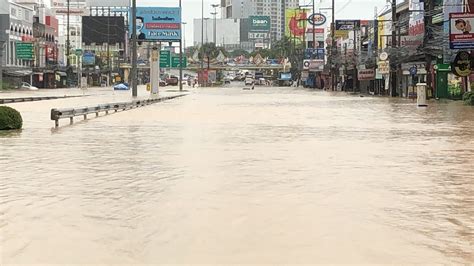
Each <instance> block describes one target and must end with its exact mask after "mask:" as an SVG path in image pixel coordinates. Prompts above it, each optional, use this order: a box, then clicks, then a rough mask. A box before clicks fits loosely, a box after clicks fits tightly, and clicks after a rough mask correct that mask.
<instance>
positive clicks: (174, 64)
mask: <svg viewBox="0 0 474 266" xmlns="http://www.w3.org/2000/svg"><path fill="white" fill-rule="evenodd" d="M186 66H187V60H186V56H183V67H186ZM171 67H179V55H173V56H172V57H171Z"/></svg>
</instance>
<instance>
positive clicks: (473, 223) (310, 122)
mask: <svg viewBox="0 0 474 266" xmlns="http://www.w3.org/2000/svg"><path fill="white" fill-rule="evenodd" d="M90 99H94V100H95V101H99V100H100V99H101V98H100V97H99V98H90ZM80 101H83V102H84V101H86V98H80V99H77V98H74V99H64V100H53V101H43V102H35V103H24V104H23V103H21V104H12V105H11V106H13V107H15V108H17V109H18V110H20V111H21V112H22V115H23V116H24V120H25V122H24V127H25V128H24V130H23V131H22V132H20V133H13V134H11V133H10V134H4V133H2V135H0V146H1V152H0V169H1V183H0V200H1V205H0V208H1V209H0V212H1V214H0V215H1V216H0V217H1V219H0V234H1V235H0V236H1V239H2V241H1V260H0V263H1V264H2V265H5V264H17V263H18V264H23V263H35V264H53V263H57V264H67V263H69V264H72V263H78V264H86V263H90V264H108V263H110V264H141V263H143V264H145V263H148V264H158V263H160V264H165V263H171V264H174V263H186V264H203V263H204V264H230V263H252V264H263V263H272V264H273V263H286V264H295V263H310V264H314V263H430V264H431V263H445V264H453V263H474V108H472V107H467V106H463V105H462V104H461V103H459V102H458V103H453V102H451V103H436V104H430V106H429V107H428V108H426V109H417V108H416V107H415V104H413V103H412V102H411V101H406V100H401V99H395V100H394V99H387V98H372V97H364V98H360V97H355V96H347V95H344V94H331V93H327V92H321V91H316V92H314V91H306V90H302V89H294V88H291V89H290V88H260V87H257V88H256V90H255V91H243V90H241V89H240V88H225V89H215V88H212V89H211V88H209V89H201V90H197V91H195V92H192V93H191V94H190V95H188V96H186V97H183V98H180V99H177V100H171V101H168V102H163V103H160V104H154V105H151V106H147V107H143V108H140V109H135V110H131V111H127V112H121V113H117V114H113V115H109V116H106V117H100V118H97V119H90V120H87V121H84V122H79V123H76V124H74V125H72V126H65V127H61V128H59V129H58V130H54V129H52V126H53V122H52V121H50V120H49V109H50V108H53V107H64V106H71V104H72V106H76V105H77V104H79V103H81V102H80ZM88 101H89V100H88ZM90 101H92V100H90ZM82 105H83V104H82Z"/></svg>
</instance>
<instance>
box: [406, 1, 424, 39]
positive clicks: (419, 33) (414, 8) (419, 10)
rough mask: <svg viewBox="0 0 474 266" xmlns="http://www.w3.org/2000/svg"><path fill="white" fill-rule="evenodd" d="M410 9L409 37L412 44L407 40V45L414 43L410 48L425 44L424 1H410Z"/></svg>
mask: <svg viewBox="0 0 474 266" xmlns="http://www.w3.org/2000/svg"><path fill="white" fill-rule="evenodd" d="M408 9H409V10H410V18H409V21H408V36H411V39H410V41H411V42H407V40H405V43H406V44H410V43H413V45H409V47H410V46H411V47H418V46H419V45H420V43H421V44H422V43H423V38H424V35H425V18H424V15H425V12H423V10H424V3H423V0H410V1H409V2H408Z"/></svg>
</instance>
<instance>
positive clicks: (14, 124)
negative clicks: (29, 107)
mask: <svg viewBox="0 0 474 266" xmlns="http://www.w3.org/2000/svg"><path fill="white" fill-rule="evenodd" d="M22 126H23V119H22V118H21V115H20V113H19V112H18V111H17V110H15V109H13V108H11V107H8V106H0V130H11V129H21V127H22Z"/></svg>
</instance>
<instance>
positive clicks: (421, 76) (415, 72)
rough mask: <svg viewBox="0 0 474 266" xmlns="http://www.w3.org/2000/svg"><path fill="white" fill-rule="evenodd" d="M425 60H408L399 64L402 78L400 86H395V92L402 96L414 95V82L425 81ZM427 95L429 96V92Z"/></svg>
mask: <svg viewBox="0 0 474 266" xmlns="http://www.w3.org/2000/svg"><path fill="white" fill-rule="evenodd" d="M425 65H426V64H425V62H410V63H403V64H402V65H401V71H402V78H401V80H400V83H399V84H400V86H399V88H397V93H398V94H399V95H400V96H402V97H409V96H410V95H414V94H415V91H416V84H417V83H420V82H426V75H427V72H426V67H425ZM428 93H429V95H428V96H429V97H430V96H431V92H428Z"/></svg>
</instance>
